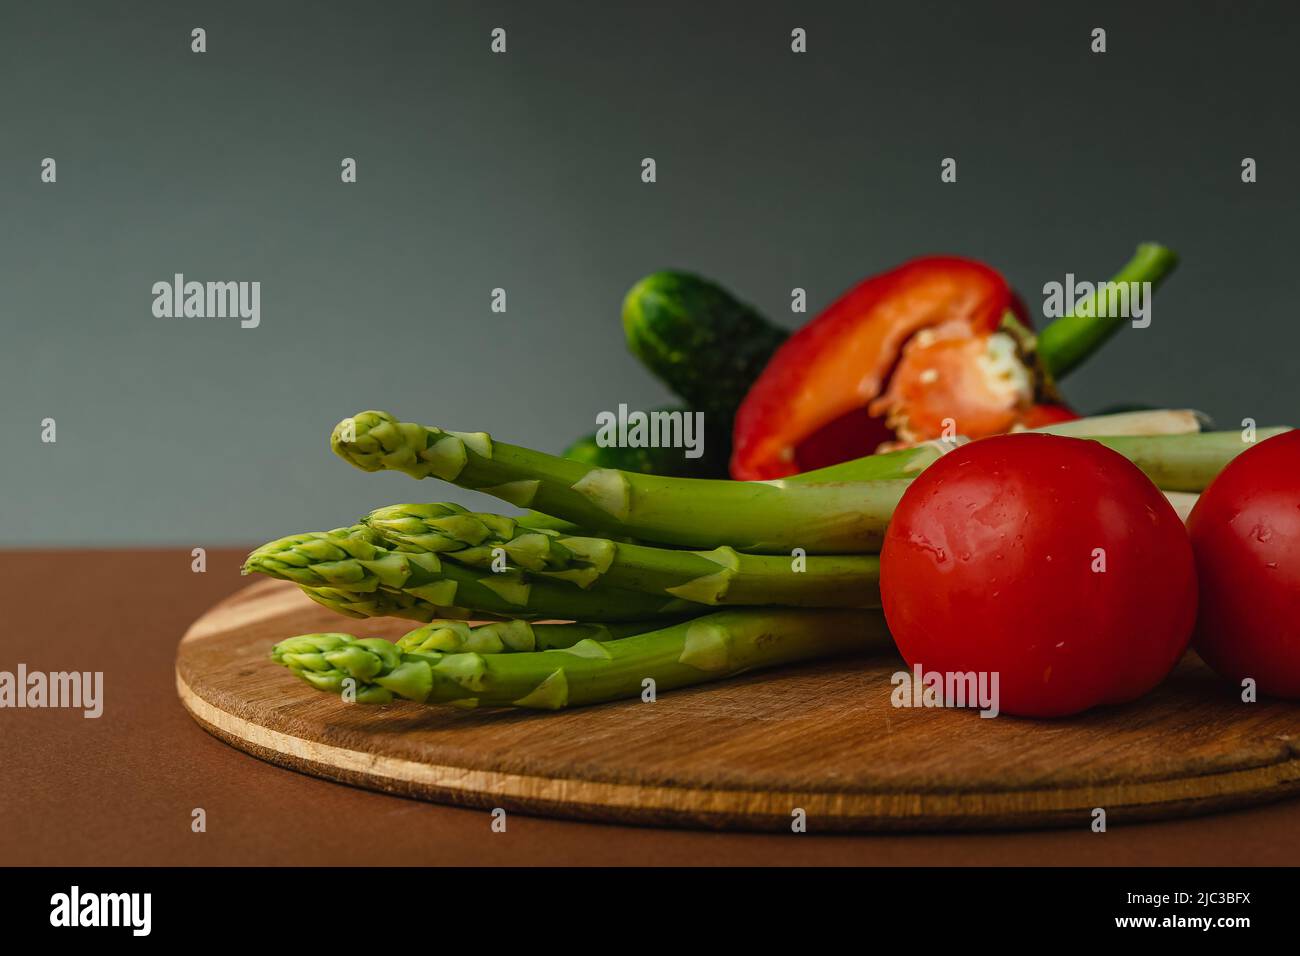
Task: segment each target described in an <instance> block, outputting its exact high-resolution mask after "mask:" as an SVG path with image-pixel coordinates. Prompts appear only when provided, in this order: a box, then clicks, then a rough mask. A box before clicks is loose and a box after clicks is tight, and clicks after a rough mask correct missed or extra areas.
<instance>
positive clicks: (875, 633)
mask: <svg viewBox="0 0 1300 956" xmlns="http://www.w3.org/2000/svg"><path fill="white" fill-rule="evenodd" d="M892 646H893V645H892V642H891V640H890V638H889V633H888V631H887V630H886V628H885V621H884V616H883V615H882V614H880V612H878V611H853V610H793V609H781V610H774V611H758V610H738V611H722V612H718V613H715V614H710V615H707V616H705V617H701V618H697V619H696V620H693V621H688V622H685V623H682V624H676V625H673V626H672V627H667V628H662V629H660V630H655V631H649V632H647V633H643V634H638V635H635V636H632V637H625V638H621V639H619V640H614V641H609V642H607V643H601V642H598V641H594V640H584V641H579V642H578V643H577V644H574V645H573V646H572V647H568V648H563V649H557V650H546V651H524V652H520V653H516V654H486V655H485V654H474V653H457V654H440V653H437V652H432V653H425V652H415V653H412V652H403V651H402V650H401V649H400V648H398V647H395V646H394V645H392V644H389V643H388V642H387V641H382V640H377V639H365V640H358V639H356V638H353V637H350V636H349V635H346V634H306V635H302V636H300V637H291V638H289V639H288V640H285V641H281V642H280V643H279V644H277V645H276V646H275V649H274V650H273V651H272V659H273V660H275V661H276V662H277V663H279V664H283V665H284V666H286V667H288V668H289V669H290V670H291V671H293V672H294V673H295V674H297V675H298V676H300V677H302V678H303V679H304V680H307V681H308V682H309V683H311V684H312V685H314V686H316V687H318V688H320V689H322V690H328V691H333V692H336V693H337V692H339V691H341V690H343V689H345V687H346V686H347V685H345V684H344V681H345V680H347V679H348V678H351V679H352V680H353V681H354V682H355V685H354V689H355V691H356V699H357V700H358V701H360V702H362V703H387V702H389V701H390V700H391V699H392V698H393V697H394V696H396V697H402V698H405V699H407V700H413V701H417V702H420V703H438V702H451V703H457V704H459V705H461V706H494V707H495V706H502V707H504V706H516V707H530V708H537V709H542V710H559V709H562V708H564V707H571V706H578V705H582V704H594V703H599V702H601V701H608V700H617V699H620V698H626V697H637V696H639V695H641V694H642V693H643V691H644V690H645V688H646V686H647V685H646V684H645V681H647V680H652V681H653V682H654V686H655V690H656V692H658V691H662V690H669V689H672V688H676V687H685V686H688V685H691V684H699V683H703V682H706V681H712V680H719V679H721V678H724V677H730V676H733V675H735V674H739V673H741V672H743V671H748V670H753V669H756V668H760V667H770V666H773V665H778V664H787V663H791V662H794V661H803V660H811V659H813V658H818V657H828V656H831V655H835V654H841V653H846V652H850V651H868V650H876V651H883V650H886V649H891V648H892Z"/></svg>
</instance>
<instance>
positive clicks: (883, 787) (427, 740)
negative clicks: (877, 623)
mask: <svg viewBox="0 0 1300 956" xmlns="http://www.w3.org/2000/svg"><path fill="white" fill-rule="evenodd" d="M411 626H414V625H410V624H407V623H406V622H404V621H396V620H374V621H348V620H345V619H342V618H340V617H338V616H337V615H334V614H332V613H330V612H329V611H327V610H325V609H323V608H320V607H318V606H317V605H315V604H313V603H312V602H311V601H309V600H308V599H307V598H306V597H304V596H303V595H302V594H301V593H300V592H299V591H298V590H297V588H295V587H294V586H292V585H290V584H286V583H284V582H278V581H263V582H259V583H257V584H254V585H252V586H251V587H249V588H247V589H245V590H243V591H241V592H239V593H238V594H236V595H234V596H233V597H231V598H229V599H227V600H226V601H223V602H222V603H221V604H218V605H217V606H216V607H214V608H212V610H210V611H209V612H208V613H206V614H205V615H204V616H203V617H201V618H200V619H199V620H197V621H196V622H195V623H194V625H193V626H192V627H191V628H190V630H189V632H188V633H187V634H186V635H185V637H184V639H183V640H182V641H181V644H180V647H179V650H178V652H177V656H176V683H177V689H178V691H179V693H180V697H181V700H182V701H183V702H184V704H185V706H186V707H187V708H188V709H189V711H190V713H191V714H192V715H193V716H194V718H195V719H196V720H198V721H199V723H200V724H202V725H203V726H204V727H205V728H206V729H207V730H209V731H210V732H212V733H213V734H215V735H216V736H218V737H220V738H221V739H222V740H224V741H226V742H227V743H229V744H232V745H233V746H235V747H238V748H240V749H241V750H245V751H248V752H249V753H251V754H254V755H256V756H258V757H261V758H263V759H265V760H269V761H272V762H273V763H277V764H280V765H282V766H285V767H290V768H292V769H294V770H300V771H303V772H306V773H310V774H315V775H317V776H321V777H327V778H330V779H333V780H339V781H343V782H346V783H350V784H355V785H358V786H362V787H370V788H372V789H375V790H383V791H386V792H389V793H396V794H402V795H405V796H410V797H419V798H423V799H428V800H436V801H442V802H449V803H459V804H466V805H471V806H476V807H484V808H494V807H503V808H505V809H507V810H519V811H524V812H531V813H539V814H549V815H558V816H567V817H579V818H586V819H600V820H612V821H619V822H636V823H652V824H666V825H677V826H708V827H737V828H745V829H782V830H787V831H788V830H789V829H790V826H791V822H792V820H793V819H794V818H795V816H794V815H795V814H796V813H797V811H798V810H802V811H804V813H806V815H807V816H806V818H807V829H808V832H817V831H828V830H933V829H952V828H970V827H1030V826H1047V825H1060V826H1074V827H1087V826H1090V825H1091V824H1092V821H1093V819H1094V812H1093V811H1094V808H1098V807H1100V808H1103V809H1104V810H1105V811H1106V822H1107V825H1110V824H1113V823H1115V822H1122V821H1127V820H1135V819H1144V818H1153V817H1164V816H1177V815H1184V814H1189V813H1197V812H1205V811H1209V810H1214V809H1222V808H1227V807H1234V806H1241V805H1245V804H1250V803H1258V802H1262V801H1266V800H1272V799H1276V798H1278V797H1282V796H1285V795H1288V794H1292V793H1295V792H1297V791H1300V707H1298V706H1296V705H1293V704H1285V703H1278V702H1269V701H1265V702H1261V703H1254V704H1244V703H1241V702H1240V701H1239V700H1238V698H1237V696H1236V695H1234V694H1233V692H1232V689H1231V688H1229V687H1226V686H1225V685H1223V684H1222V683H1220V682H1218V681H1217V680H1216V679H1215V678H1214V676H1213V675H1212V674H1211V673H1210V672H1209V670H1208V669H1207V668H1206V667H1205V666H1204V665H1203V664H1202V663H1201V662H1200V660H1199V659H1198V658H1196V657H1195V656H1194V655H1190V654H1189V655H1188V656H1187V658H1185V659H1184V660H1183V662H1182V664H1181V665H1180V666H1179V668H1178V669H1177V671H1176V672H1175V673H1174V675H1173V676H1172V677H1171V678H1170V679H1169V680H1168V681H1167V682H1166V683H1165V684H1164V686H1162V687H1161V688H1160V689H1159V690H1157V691H1156V692H1155V693H1153V694H1151V695H1149V696H1148V697H1146V698H1145V699H1143V700H1141V701H1139V702H1137V703H1135V704H1131V705H1126V706H1123V707H1113V708H1107V709H1103V710H1100V711H1096V712H1093V713H1089V714H1087V715H1085V716H1083V717H1079V718H1074V719H1070V720H1058V721H1031V720H1020V719H1017V718H1014V717H1007V716H1000V717H997V718H995V719H982V718H980V717H979V716H978V714H976V713H975V712H973V711H965V710H962V711H958V710H951V709H920V708H918V709H905V708H895V707H894V706H892V705H891V701H890V697H891V693H892V691H893V690H894V687H893V685H892V684H891V681H890V678H891V675H892V674H894V673H895V672H896V671H898V670H900V669H902V668H903V666H904V665H903V664H902V663H901V661H900V660H898V659H897V658H894V657H875V658H864V659H852V660H839V661H834V662H828V663H824V664H815V665H808V666H804V667H795V668H790V669H786V670H782V671H776V672H757V673H754V674H750V675H746V676H743V677H740V678H737V679H735V680H730V681H724V682H721V683H717V684H712V685H703V686H700V687H695V688H688V689H685V690H677V691H671V692H665V693H663V694H662V695H661V696H660V697H659V699H658V700H657V701H655V702H653V703H642V702H641V701H640V700H637V701H630V702H623V703H616V704H606V705H601V706H595V707H587V708H579V709H575V710H571V711H562V712H558V713H538V712H535V711H520V710H509V711H507V710H496V711H464V710H457V709H454V708H450V707H422V706H419V705H416V704H413V703H409V702H405V701H402V702H397V703H394V704H392V705H389V706H386V707H368V706H366V705H362V704H345V703H343V702H342V701H340V700H338V699H336V698H335V697H333V696H331V695H330V694H326V693H323V692H321V691H317V690H315V689H313V688H311V687H309V686H308V685H307V684H305V683H303V682H301V681H300V680H298V679H297V678H296V677H294V676H293V675H291V674H290V673H289V672H288V671H286V670H284V669H283V668H281V667H279V666H277V665H275V664H273V663H271V661H270V659H269V658H268V656H267V655H268V651H269V650H270V647H271V645H272V644H273V643H275V642H276V641H278V640H280V639H282V638H285V637H289V636H290V635H293V634H301V633H305V632H310V631H335V630H343V631H348V632H351V633H354V634H357V635H364V636H371V637H375V636H385V637H396V636H398V635H399V634H401V633H403V632H404V631H406V630H408V629H409V628H410V627H411Z"/></svg>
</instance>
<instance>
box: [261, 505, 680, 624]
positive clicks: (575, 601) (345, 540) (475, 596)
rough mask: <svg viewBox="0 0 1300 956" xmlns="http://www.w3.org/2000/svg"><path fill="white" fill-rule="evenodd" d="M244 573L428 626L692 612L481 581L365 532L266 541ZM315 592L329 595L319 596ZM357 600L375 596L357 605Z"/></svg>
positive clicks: (483, 577) (659, 602)
mask: <svg viewBox="0 0 1300 956" xmlns="http://www.w3.org/2000/svg"><path fill="white" fill-rule="evenodd" d="M243 570H244V573H245V574H248V573H250V572H256V573H259V574H266V575H269V576H270V577H275V578H281V579H283V580H286V581H293V582H294V583H296V584H299V585H302V586H303V587H304V588H306V589H309V596H311V597H312V598H313V599H314V600H317V601H319V602H320V603H322V604H325V605H326V606H327V607H334V608H335V609H336V610H340V611H343V613H346V614H349V616H358V615H359V616H365V617H372V616H388V615H392V616H397V617H409V618H414V619H416V620H425V621H427V620H431V619H433V618H439V617H448V618H451V617H463V616H465V615H464V613H463V612H464V611H470V612H474V613H476V614H479V613H486V614H490V615H498V616H505V617H547V618H563V619H573V620H584V621H640V620H649V619H652V618H665V617H668V618H672V617H682V616H684V615H686V614H690V613H691V611H692V607H691V605H689V604H688V603H687V602H685V601H682V600H678V599H671V598H670V599H667V600H665V598H664V597H663V596H655V595H650V594H642V593H639V592H635V591H623V590H619V589H615V588H592V589H590V590H586V591H584V590H580V589H578V588H572V587H569V586H567V585H565V584H564V583H563V582H556V581H545V580H540V581H539V580H533V579H531V578H528V577H526V576H525V575H523V574H522V573H520V572H519V571H517V570H515V571H508V572H506V573H503V574H496V573H492V572H488V573H487V574H484V573H482V572H480V571H477V570H475V569H473V568H466V567H462V566H460V565H456V564H444V563H443V562H441V561H439V559H438V557H437V555H435V554H433V553H431V552H427V551H421V552H403V551H395V550H392V549H389V548H386V547H384V546H383V539H382V538H380V537H379V535H377V534H376V533H375V532H373V531H371V530H370V529H369V528H367V527H365V526H364V525H355V526H353V527H350V528H336V529H335V530H333V531H319V532H309V533H307V534H296V535H290V536H289V537H286V538H280V539H277V540H275V541H271V542H268V543H267V544H264V545H262V546H261V547H260V548H258V549H257V550H255V551H254V552H253V553H252V554H250V555H249V556H248V558H247V559H246V560H245V562H244V569H243ZM322 588H325V589H330V590H329V592H328V593H327V594H321V593H320V591H319V589H322ZM312 591H314V592H315V593H311V592H312ZM358 595H377V596H376V598H375V599H374V600H367V599H366V598H364V597H362V599H361V600H359V601H358V600H356V597H357V596H358ZM448 609H452V610H451V611H450V612H448ZM376 612H378V613H376Z"/></svg>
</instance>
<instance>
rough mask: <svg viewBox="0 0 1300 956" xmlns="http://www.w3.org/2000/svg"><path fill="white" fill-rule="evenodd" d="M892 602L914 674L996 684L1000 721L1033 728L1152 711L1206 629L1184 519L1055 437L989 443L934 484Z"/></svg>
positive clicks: (888, 592)
mask: <svg viewBox="0 0 1300 956" xmlns="http://www.w3.org/2000/svg"><path fill="white" fill-rule="evenodd" d="M1103 569H1104V570H1103ZM880 588H881V592H882V594H883V597H884V607H885V617H886V618H887V619H888V621H889V628H890V630H891V631H892V632H893V635H894V640H895V641H896V642H897V644H898V649H899V650H900V651H901V652H902V654H903V657H904V658H906V659H907V662H908V664H909V665H911V666H913V667H915V666H917V665H918V664H919V665H920V666H921V668H922V670H923V671H925V672H932V671H938V672H940V673H952V672H958V673H965V672H967V671H975V672H977V673H979V672H985V673H988V674H989V675H990V680H991V675H992V674H994V673H996V674H997V677H998V691H999V706H1000V709H1001V710H1002V711H1005V712H1006V713H1011V714H1019V715H1021V716H1025V717H1057V716H1062V715H1065V714H1074V713H1078V712H1079V711H1082V710H1087V709H1088V708H1089V707H1092V706H1094V705H1096V704H1117V703H1122V702H1124V701H1129V700H1133V699H1134V698H1136V697H1140V696H1141V695H1143V694H1145V693H1146V692H1147V691H1149V690H1151V689H1152V688H1153V687H1155V686H1156V685H1157V684H1159V683H1160V681H1161V680H1162V679H1164V677H1165V675H1166V674H1168V673H1169V671H1170V670H1171V669H1172V668H1173V666H1174V664H1176V663H1177V662H1178V659H1179V657H1181V656H1182V654H1183V652H1184V650H1186V648H1187V644H1188V641H1189V640H1190V638H1191V634H1192V627H1193V625H1194V623H1195V617H1196V569H1195V564H1194V561H1193V558H1192V549H1191V545H1190V543H1189V542H1188V539H1187V534H1186V532H1185V530H1184V529H1183V525H1182V522H1181V521H1179V520H1178V515H1177V514H1175V513H1174V509H1173V507H1172V506H1171V505H1170V504H1169V502H1168V501H1166V500H1165V498H1164V496H1163V495H1162V494H1161V493H1160V491H1159V490H1158V489H1157V488H1156V487H1155V485H1153V484H1152V483H1151V482H1150V481H1149V480H1148V479H1147V477H1146V476H1145V475H1143V474H1142V472H1141V471H1139V470H1138V469H1137V468H1136V467H1135V466H1134V465H1133V464H1131V463H1130V462H1129V461H1128V460H1127V459H1125V458H1124V457H1122V456H1121V455H1119V454H1117V453H1115V452H1113V451H1111V450H1110V449H1108V448H1106V447H1105V446H1103V445H1100V444H1098V443H1097V442H1093V441H1086V440H1083V439H1078V438H1062V437H1058V436H1056V435H1036V434H1035V435H1031V434H1021V435H1004V436H999V437H994V438H983V439H980V440H979V441H975V442H971V443H970V444H968V445H963V446H961V447H960V448H957V449H956V450H954V451H951V452H949V453H948V454H946V455H944V456H943V457H942V458H940V459H939V460H938V461H937V462H935V463H934V464H933V465H931V466H930V467H929V468H927V469H926V470H925V471H923V472H922V473H921V474H920V476H919V477H917V478H916V479H915V480H914V481H913V482H912V484H911V486H910V487H909V488H908V490H907V492H906V493H905V494H904V495H903V499H902V501H901V502H900V503H899V506H898V510H897V511H896V512H895V513H894V517H893V520H892V521H891V522H890V524H889V529H888V531H887V532H886V535H885V543H884V547H883V548H882V549H881V565H880Z"/></svg>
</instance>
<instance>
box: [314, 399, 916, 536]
mask: <svg viewBox="0 0 1300 956" xmlns="http://www.w3.org/2000/svg"><path fill="white" fill-rule="evenodd" d="M331 444H332V445H333V447H334V450H335V451H336V452H337V453H338V454H339V455H340V456H341V457H343V458H344V459H346V460H347V461H349V462H351V463H352V464H354V465H356V466H357V467H358V468H361V469H363V470H365V471H380V470H383V469H390V470H394V471H401V472H404V473H406V474H408V475H410V476H412V477H414V478H426V477H436V478H441V479H443V480H444V481H449V482H452V483H453V484H457V485H460V486H462V487H466V488H472V489H475V490H478V491H483V492H486V493H488V494H491V495H495V496H496V497H498V498H501V499H503V500H505V501H508V502H510V503H511V504H514V505H517V506H519V507H521V508H536V509H537V510H539V511H542V512H544V513H546V514H549V515H554V516H555V517H557V518H561V519H563V520H566V521H573V522H575V523H577V524H579V525H582V526H585V527H589V528H592V529H593V530H597V531H601V532H607V533H613V534H626V535H632V536H634V537H637V538H641V539H644V540H646V541H654V542H657V543H661V544H669V545H677V546H682V547H690V548H714V547H718V546H719V545H724V544H725V545H730V546H731V547H735V548H737V549H739V550H743V551H770V552H788V551H790V550H791V549H793V548H803V549H804V550H805V551H807V552H809V553H814V552H819V553H826V554H830V553H837V554H844V553H868V552H871V551H877V550H879V547H880V542H881V540H882V537H883V533H884V528H885V525H886V523H887V522H888V520H889V515H890V513H891V512H892V511H893V509H894V506H895V505H896V504H897V503H898V499H899V497H900V496H901V495H902V492H903V488H904V487H905V485H906V483H905V482H903V481H892V482H891V481H879V482H858V483H853V484H825V485H809V486H806V487H805V486H787V485H785V484H784V483H783V482H780V481H750V482H736V481H725V480H719V479H706V478H664V477H660V476H657V475H641V474H636V473H632V472H622V471H615V470H613V469H609V468H591V467H589V466H587V465H584V464H581V463H580V462H575V461H568V460H566V459H564V458H556V457H554V456H552V455H546V454H543V453H541V452H536V451H532V450H531V449H527V448H521V447H519V446H516V445H507V444H505V443H504V442H494V441H492V439H491V438H490V437H489V436H487V435H486V434H483V433H481V432H480V433H474V434H468V433H464V432H449V431H443V430H442V429H439V428H429V427H426V426H424V425H418V424H415V423H413V422H399V421H397V420H396V419H395V418H393V416H391V415H389V414H387V413H386V412H362V413H360V414H359V415H356V416H354V417H352V418H348V419H344V420H343V421H342V422H340V423H339V424H338V425H337V426H336V427H335V429H334V433H333V436H332V438H331Z"/></svg>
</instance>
